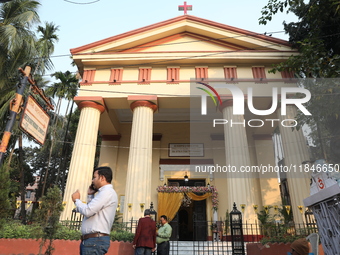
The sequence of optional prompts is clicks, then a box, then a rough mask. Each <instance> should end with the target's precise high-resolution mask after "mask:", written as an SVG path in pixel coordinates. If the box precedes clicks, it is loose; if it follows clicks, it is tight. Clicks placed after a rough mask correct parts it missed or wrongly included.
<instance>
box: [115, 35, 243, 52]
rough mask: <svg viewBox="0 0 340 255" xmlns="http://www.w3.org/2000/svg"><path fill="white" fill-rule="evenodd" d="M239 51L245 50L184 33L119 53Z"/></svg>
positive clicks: (237, 46) (217, 40)
mask: <svg viewBox="0 0 340 255" xmlns="http://www.w3.org/2000/svg"><path fill="white" fill-rule="evenodd" d="M179 46H180V47H179ZM241 49H242V50H245V49H246V48H244V47H240V46H239V45H234V44H231V43H228V42H224V41H222V40H219V39H216V38H211V37H206V36H202V35H199V34H193V33H189V32H184V33H179V34H175V35H171V36H167V37H165V38H161V39H159V40H155V41H152V42H149V43H145V44H141V45H137V46H136V47H134V48H131V49H126V50H122V51H121V52H199V51H233V50H241Z"/></svg>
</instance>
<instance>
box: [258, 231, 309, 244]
mask: <svg viewBox="0 0 340 255" xmlns="http://www.w3.org/2000/svg"><path fill="white" fill-rule="evenodd" d="M302 237H306V236H300V235H289V234H287V233H286V232H281V233H278V234H277V235H275V236H271V237H264V238H262V239H261V241H260V242H261V243H262V244H266V243H292V242H294V241H295V240H297V239H300V238H302Z"/></svg>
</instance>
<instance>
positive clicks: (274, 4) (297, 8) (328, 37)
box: [259, 0, 340, 163]
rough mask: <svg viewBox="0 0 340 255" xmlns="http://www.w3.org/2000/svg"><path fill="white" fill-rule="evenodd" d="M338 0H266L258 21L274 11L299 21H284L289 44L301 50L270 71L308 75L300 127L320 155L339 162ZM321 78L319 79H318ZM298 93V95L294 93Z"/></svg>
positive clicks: (265, 19) (263, 20)
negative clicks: (308, 97)
mask: <svg viewBox="0 0 340 255" xmlns="http://www.w3.org/2000/svg"><path fill="white" fill-rule="evenodd" d="M339 4H340V2H339V1H338V0H311V1H309V2H308V3H305V2H304V1H303V0H283V1H279V0H269V2H268V4H267V5H266V6H265V7H264V8H263V9H262V17H261V18H260V19H259V21H260V24H266V23H267V22H268V21H270V20H271V18H272V16H273V15H275V14H276V13H277V12H283V11H286V12H292V13H294V14H295V15H296V16H297V17H298V18H299V21H298V22H291V23H289V24H287V23H284V29H285V31H286V33H288V34H289V42H290V43H291V44H292V47H294V48H297V49H298V50H299V52H300V54H299V55H297V56H292V57H290V58H289V59H288V61H286V62H283V63H280V64H279V65H277V66H275V67H274V68H273V70H272V72H276V71H283V70H288V71H293V72H294V73H295V75H296V76H297V77H300V78H309V79H308V80H304V81H303V82H300V83H299V85H300V86H303V87H305V88H307V89H308V90H309V91H310V92H311V94H312V98H311V100H310V101H309V102H308V103H306V104H305V107H306V108H307V109H308V110H309V111H310V112H311V114H312V115H311V116H305V115H303V114H301V113H299V114H298V116H297V120H298V123H299V124H300V126H302V125H303V124H308V125H309V126H310V127H311V129H312V130H313V133H312V137H313V138H314V144H315V145H316V148H317V149H318V150H319V151H318V156H317V157H320V158H325V159H326V160H328V161H330V162H331V163H339V162H340V120H339V113H340V100H339V93H340V87H339V85H338V84H339V82H338V81H337V80H334V79H326V80H325V79H324V78H338V77H339V75H340V55H339V54H340V26H339V24H340V12H339V6H340V5H339ZM318 78H320V79H318ZM297 96H299V95H297Z"/></svg>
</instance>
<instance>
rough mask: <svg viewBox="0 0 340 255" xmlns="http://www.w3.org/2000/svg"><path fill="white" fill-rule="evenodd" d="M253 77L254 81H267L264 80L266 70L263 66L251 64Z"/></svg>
mask: <svg viewBox="0 0 340 255" xmlns="http://www.w3.org/2000/svg"><path fill="white" fill-rule="evenodd" d="M252 71H253V77H254V79H255V80H256V83H267V82H266V71H265V68H264V66H253V67H252Z"/></svg>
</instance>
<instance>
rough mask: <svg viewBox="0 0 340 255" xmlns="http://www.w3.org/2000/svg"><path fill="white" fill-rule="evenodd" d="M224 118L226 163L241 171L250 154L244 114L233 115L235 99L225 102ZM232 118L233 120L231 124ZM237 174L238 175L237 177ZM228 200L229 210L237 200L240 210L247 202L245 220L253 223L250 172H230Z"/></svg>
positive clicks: (252, 181)
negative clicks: (226, 121) (226, 122)
mask: <svg viewBox="0 0 340 255" xmlns="http://www.w3.org/2000/svg"><path fill="white" fill-rule="evenodd" d="M222 113H223V118H224V119H226V120H228V121H229V123H228V124H227V125H224V137H225V147H226V165H227V166H229V165H230V167H234V169H236V171H239V170H240V169H241V167H242V166H250V156H249V150H248V142H247V134H246V128H245V120H244V117H243V115H233V101H232V100H228V101H226V102H224V103H223V110H222ZM230 120H232V121H233V124H232V126H231V123H230ZM235 176H236V177H235ZM227 185H228V201H229V203H230V205H229V211H231V210H232V208H233V203H234V202H235V203H236V205H237V208H238V210H239V211H241V208H240V204H245V205H246V207H245V211H244V214H243V221H244V222H245V221H248V222H251V223H253V222H254V221H255V220H256V219H257V217H256V214H255V212H254V210H253V205H254V203H255V196H254V193H255V192H256V191H255V190H254V180H253V178H252V176H251V175H250V174H249V173H248V174H247V173H240V172H237V173H228V174H227Z"/></svg>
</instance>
